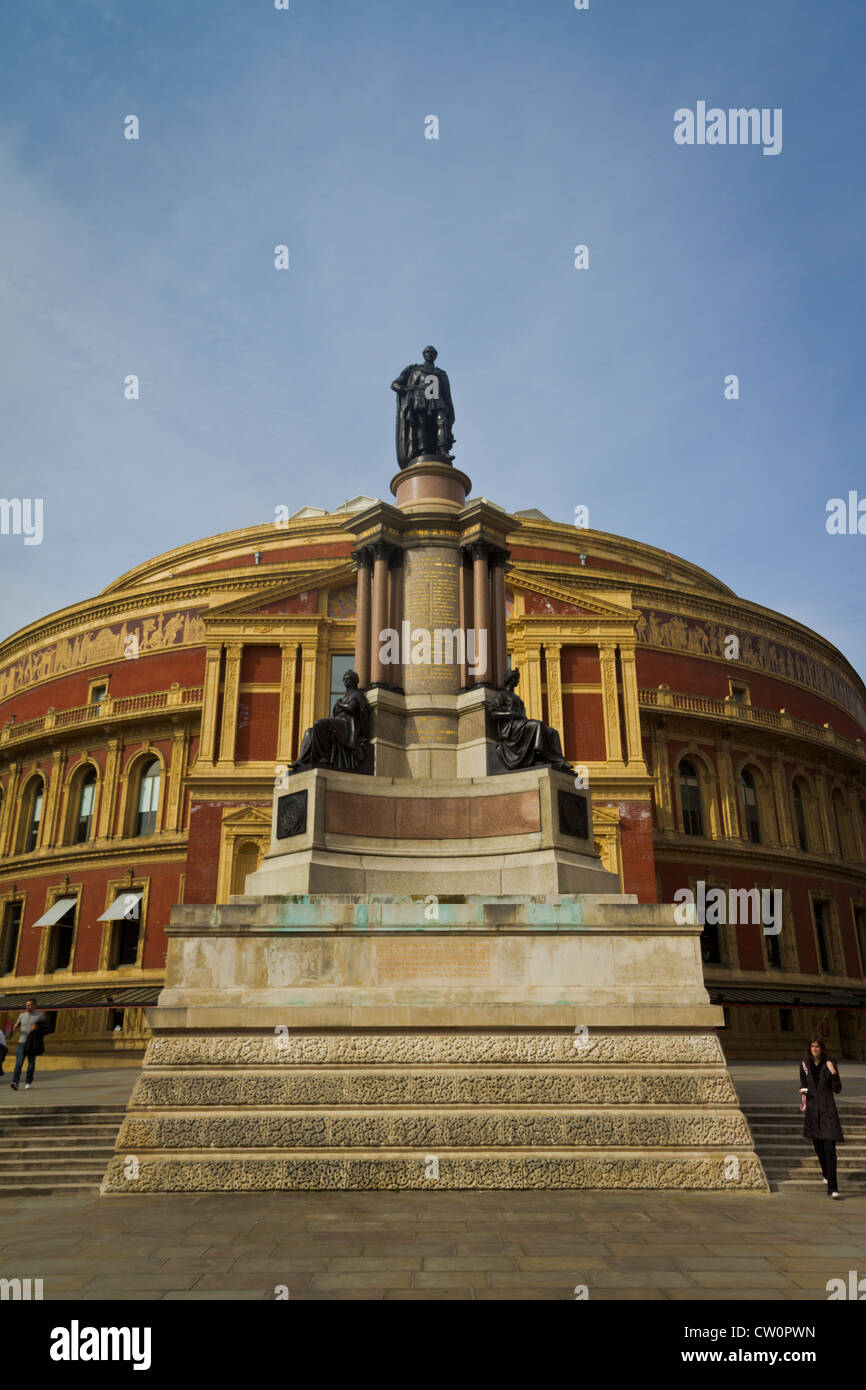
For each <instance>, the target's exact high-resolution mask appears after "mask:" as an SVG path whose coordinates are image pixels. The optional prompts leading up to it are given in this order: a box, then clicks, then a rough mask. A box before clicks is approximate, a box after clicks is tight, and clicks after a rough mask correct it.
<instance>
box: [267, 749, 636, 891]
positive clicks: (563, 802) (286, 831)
mask: <svg viewBox="0 0 866 1390" xmlns="http://www.w3.org/2000/svg"><path fill="white" fill-rule="evenodd" d="M573 781H574V779H573V778H571V777H569V776H568V774H567V773H564V772H558V771H555V770H554V769H553V768H549V767H535V768H529V769H527V770H526V771H525V772H516V773H512V774H510V775H509V776H507V777H470V778H459V779H458V778H455V779H454V780H453V781H444V780H435V781H425V780H423V779H421V778H418V779H414V778H407V779H405V780H401V779H399V778H389V777H378V776H377V777H358V776H355V775H354V774H353V773H350V772H333V771H330V770H327V769H324V768H316V769H313V770H312V771H310V772H305V773H301V774H299V775H297V776H294V777H292V778H290V779H289V790H288V791H277V793H276V794H275V797H274V812H273V818H272V823H271V846H270V849H269V851H268V853H267V854H266V855H265V858H264V859H263V861H262V864H261V867H260V868H259V869H258V870H257V872H256V873H254V874H251V875H250V876H249V877H248V878H247V882H246V892H247V893H248V894H262V895H271V896H273V895H275V894H280V893H291V894H297V893H333V892H339V893H386V892H391V893H414V894H428V893H434V894H436V895H438V896H441V895H443V894H452V893H467V892H477V893H488V894H490V895H491V896H493V895H495V894H498V893H504V894H511V893H517V892H529V893H613V894H617V893H618V892H619V881H618V879H617V877H616V875H615V874H612V873H609V872H608V871H607V870H606V869H605V868H603V866H602V863H601V859H600V858H599V856H598V855H597V854H596V852H595V846H594V845H593V842H592V806H591V802H590V797H589V793H588V792H585V791H584V792H575V791H574V786H573Z"/></svg>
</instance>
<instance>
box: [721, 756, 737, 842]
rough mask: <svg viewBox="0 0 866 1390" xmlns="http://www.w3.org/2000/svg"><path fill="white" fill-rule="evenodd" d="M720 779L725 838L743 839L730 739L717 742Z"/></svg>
mask: <svg viewBox="0 0 866 1390" xmlns="http://www.w3.org/2000/svg"><path fill="white" fill-rule="evenodd" d="M717 750H718V753H717V756H718V764H719V781H720V786H721V793H722V822H723V824H724V828H725V838H726V839H729V840H742V838H743V836H742V833H741V831H740V803H739V799H738V797H737V789H736V787H735V785H734V764H733V760H732V758H731V745H730V742H729V740H728V739H720V740H719V742H718V744H717Z"/></svg>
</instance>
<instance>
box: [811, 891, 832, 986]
mask: <svg viewBox="0 0 866 1390" xmlns="http://www.w3.org/2000/svg"><path fill="white" fill-rule="evenodd" d="M812 913H813V915H814V918H815V937H816V939H817V942H818V965H819V968H820V969H821V970H823V971H826V973H827V974H829V973H830V947H829V931H830V904H829V903H827V902H821V901H820V900H819V899H816V900H815V901H814V902H813V903H812Z"/></svg>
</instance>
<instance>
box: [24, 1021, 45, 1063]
mask: <svg viewBox="0 0 866 1390" xmlns="http://www.w3.org/2000/svg"><path fill="white" fill-rule="evenodd" d="M44 1037H45V1028H44V1027H43V1025H42V1024H39V1023H36V1024H34V1025H33V1027H32V1028H31V1029H30V1032H29V1033H28V1034H27V1037H26V1038H25V1039H24V1056H25V1057H41V1056H42V1054H43V1052H44V1051H45V1043H44V1041H43V1039H44Z"/></svg>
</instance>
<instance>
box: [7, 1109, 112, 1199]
mask: <svg viewBox="0 0 866 1390" xmlns="http://www.w3.org/2000/svg"><path fill="white" fill-rule="evenodd" d="M125 1113H126V1112H125V1109H124V1107H123V1106H120V1105H111V1106H109V1105H103V1106H90V1105H82V1106H69V1105H66V1106H57V1107H53V1106H39V1107H38V1108H33V1109H31V1108H30V1107H29V1106H28V1107H27V1109H26V1110H23V1109H22V1110H11V1111H10V1110H6V1109H3V1110H0V1199H2V1198H4V1197H7V1196H8V1197H12V1196H14V1197H16V1198H17V1197H24V1196H45V1195H48V1194H50V1193H53V1192H62V1193H68V1194H72V1195H82V1196H84V1195H93V1194H95V1193H97V1192H98V1191H99V1184H100V1181H101V1179H102V1175H103V1173H104V1172H105V1166H106V1164H107V1163H108V1162H109V1161H110V1159H111V1156H112V1153H113V1152H114V1145H115V1141H116V1138H117V1133H118V1130H119V1129H120V1125H121V1122H122V1120H123V1117H124V1114H125Z"/></svg>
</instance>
